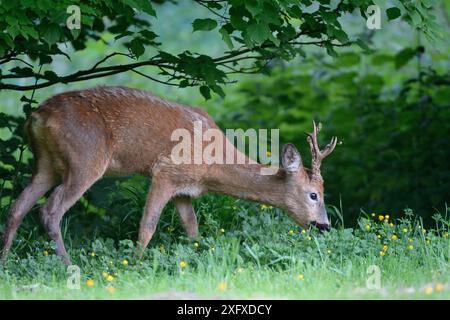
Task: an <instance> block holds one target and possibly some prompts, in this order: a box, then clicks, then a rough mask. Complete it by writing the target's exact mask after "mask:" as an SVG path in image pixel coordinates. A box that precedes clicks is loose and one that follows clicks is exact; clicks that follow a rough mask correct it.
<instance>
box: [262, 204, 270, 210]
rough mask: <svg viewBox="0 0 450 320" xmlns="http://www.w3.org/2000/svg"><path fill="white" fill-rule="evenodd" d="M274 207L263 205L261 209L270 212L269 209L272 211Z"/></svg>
mask: <svg viewBox="0 0 450 320" xmlns="http://www.w3.org/2000/svg"><path fill="white" fill-rule="evenodd" d="M272 208H273V207H272V206H269V205H268V204H262V205H261V209H263V210H268V209H272Z"/></svg>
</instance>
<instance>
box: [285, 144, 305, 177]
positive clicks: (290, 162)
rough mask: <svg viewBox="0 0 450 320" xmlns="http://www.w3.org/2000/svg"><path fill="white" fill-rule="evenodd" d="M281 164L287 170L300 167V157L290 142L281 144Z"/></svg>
mask: <svg viewBox="0 0 450 320" xmlns="http://www.w3.org/2000/svg"><path fill="white" fill-rule="evenodd" d="M281 164H282V165H283V168H284V170H286V171H287V172H297V171H298V170H299V169H300V168H301V167H302V158H301V156H300V153H299V152H298V151H297V148H296V147H295V146H294V145H293V144H292V143H287V144H285V145H284V146H283V150H282V152H281Z"/></svg>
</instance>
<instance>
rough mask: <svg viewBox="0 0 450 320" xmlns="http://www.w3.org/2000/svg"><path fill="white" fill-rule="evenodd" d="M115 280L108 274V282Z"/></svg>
mask: <svg viewBox="0 0 450 320" xmlns="http://www.w3.org/2000/svg"><path fill="white" fill-rule="evenodd" d="M113 280H114V277H113V276H112V275H110V274H108V275H107V276H106V281H108V282H112V281H113Z"/></svg>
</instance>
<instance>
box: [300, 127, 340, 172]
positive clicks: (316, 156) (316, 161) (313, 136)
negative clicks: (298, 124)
mask: <svg viewBox="0 0 450 320" xmlns="http://www.w3.org/2000/svg"><path fill="white" fill-rule="evenodd" d="M321 128H322V124H321V123H320V122H319V125H316V122H315V121H313V132H312V133H307V140H308V143H309V146H310V148H311V154H312V159H311V179H312V180H321V179H322V177H321V175H320V165H321V163H322V160H323V159H324V158H325V157H326V156H328V155H329V154H330V153H331V152H333V150H334V148H335V147H336V145H337V142H338V140H337V137H333V138H332V139H331V141H330V143H328V144H327V145H326V146H325V148H324V149H323V150H320V147H319V143H318V142H317V135H318V134H319V132H320V129H321Z"/></svg>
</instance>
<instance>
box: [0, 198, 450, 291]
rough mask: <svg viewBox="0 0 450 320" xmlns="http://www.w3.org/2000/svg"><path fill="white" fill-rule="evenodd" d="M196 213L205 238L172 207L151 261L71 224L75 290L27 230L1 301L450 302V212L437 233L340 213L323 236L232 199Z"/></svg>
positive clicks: (412, 222) (407, 218)
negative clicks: (191, 234) (188, 229)
mask: <svg viewBox="0 0 450 320" xmlns="http://www.w3.org/2000/svg"><path fill="white" fill-rule="evenodd" d="M196 209H197V214H198V216H199V221H200V231H201V237H200V238H198V239H194V240H189V239H187V238H186V237H185V235H184V231H183V230H182V228H181V225H180V223H179V221H178V217H177V216H176V212H175V210H174V209H173V208H169V209H168V210H166V212H165V213H164V214H163V215H164V216H163V220H162V221H161V223H160V224H159V227H158V230H157V233H156V234H155V237H154V239H153V240H152V241H151V243H150V245H149V247H148V249H147V250H146V253H145V256H144V257H143V258H142V259H137V258H136V257H135V252H136V250H135V249H136V248H135V242H134V241H132V240H128V239H126V240H125V239H122V240H120V241H114V240H113V239H103V238H102V237H101V235H97V236H96V237H95V240H89V239H88V238H87V236H86V235H85V236H86V238H85V239H84V240H82V241H81V240H80V238H79V236H77V235H76V234H74V233H76V230H71V227H70V223H69V222H70V220H69V222H66V223H65V226H64V230H65V231H66V234H65V237H66V246H67V247H68V251H69V253H70V255H71V257H72V261H73V263H74V264H76V265H77V266H79V268H80V277H79V288H75V289H71V288H68V285H67V283H68V282H70V283H72V282H71V281H73V271H71V270H67V267H66V266H65V265H64V264H63V263H62V262H61V261H60V260H59V258H58V257H57V256H55V255H54V253H53V244H52V243H49V242H46V241H45V237H42V238H41V237H39V236H36V234H33V232H31V234H32V235H28V234H27V233H25V232H22V233H21V234H20V236H19V238H18V239H17V240H16V244H15V246H14V251H13V253H12V255H11V257H10V259H9V260H8V262H7V264H6V265H4V266H1V267H0V279H1V280H0V299H61V298H62V299H222V298H230V299H236V298H239V299H325V298H326V299H405V298H406V299H448V298H449V297H450V269H449V257H450V241H449V235H448V227H449V222H450V221H449V218H448V212H447V213H445V212H444V213H441V214H435V215H434V219H435V225H434V227H433V228H431V229H426V228H424V227H423V225H422V223H421V220H419V219H416V218H415V215H414V213H413V212H412V211H411V210H409V209H406V210H405V211H404V212H403V213H401V218H392V213H391V214H390V213H364V212H362V213H361V216H360V218H359V220H358V227H356V228H354V229H352V228H346V227H345V221H343V220H342V215H341V211H340V210H338V209H337V208H330V212H331V213H332V215H334V217H335V219H334V220H335V221H336V223H335V228H334V229H333V230H332V231H331V232H329V233H325V234H320V233H319V232H318V231H317V230H312V229H310V230H303V229H301V228H299V227H298V226H296V225H295V224H294V223H293V222H292V221H291V220H290V219H289V218H287V217H286V216H285V215H284V214H283V213H282V212H281V211H279V210H278V209H275V208H271V207H268V206H265V205H258V204H253V203H248V202H243V201H239V200H235V199H231V198H228V197H218V196H208V197H206V198H204V199H200V200H197V202H196ZM445 216H446V218H444V217H445ZM218 217H220V218H221V219H218ZM220 221H222V223H220ZM223 221H226V223H224V222H223ZM126 222H129V223H130V224H131V225H132V224H133V223H132V222H131V221H126ZM106 224H107V223H106ZM268 226H270V227H268ZM136 227H137V226H136ZM105 228H106V226H105ZM105 230H106V229H105ZM99 232H101V230H100V231H99ZM27 237H29V239H33V240H27ZM75 239H78V240H76V241H75ZM75 284H76V282H75Z"/></svg>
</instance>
